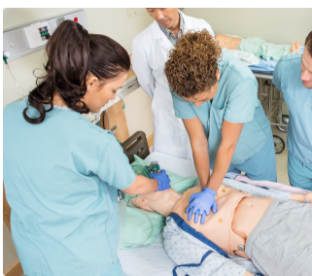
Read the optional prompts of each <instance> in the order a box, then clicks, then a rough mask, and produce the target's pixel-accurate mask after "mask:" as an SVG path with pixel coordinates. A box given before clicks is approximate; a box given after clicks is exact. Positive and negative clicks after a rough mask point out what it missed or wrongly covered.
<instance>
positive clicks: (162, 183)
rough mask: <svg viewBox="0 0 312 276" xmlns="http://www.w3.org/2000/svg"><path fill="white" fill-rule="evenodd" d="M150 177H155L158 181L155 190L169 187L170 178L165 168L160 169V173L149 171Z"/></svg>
mask: <svg viewBox="0 0 312 276" xmlns="http://www.w3.org/2000/svg"><path fill="white" fill-rule="evenodd" d="M151 176H152V179H156V180H157V182H158V189H157V191H156V192H159V191H164V190H167V189H170V188H171V187H170V185H169V183H170V178H169V176H168V175H167V174H166V171H165V170H160V173H158V174H156V173H151Z"/></svg>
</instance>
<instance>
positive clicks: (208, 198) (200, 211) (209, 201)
mask: <svg viewBox="0 0 312 276" xmlns="http://www.w3.org/2000/svg"><path fill="white" fill-rule="evenodd" d="M216 194H217V192H216V191H214V190H211V189H210V188H205V187H204V189H203V190H202V191H201V192H200V193H196V194H193V195H192V196H191V198H190V200H189V202H190V204H189V206H188V207H187V209H186V212H185V213H186V214H187V213H188V216H187V219H188V220H190V219H191V218H192V215H193V214H195V216H194V222H195V223H197V222H198V217H199V215H201V219H200V224H203V223H204V222H205V218H206V216H207V215H209V214H210V208H212V212H214V213H216V212H217V202H216V200H215V196H216Z"/></svg>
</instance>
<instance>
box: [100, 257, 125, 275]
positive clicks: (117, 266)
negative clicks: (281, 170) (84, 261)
mask: <svg viewBox="0 0 312 276" xmlns="http://www.w3.org/2000/svg"><path fill="white" fill-rule="evenodd" d="M102 276H125V274H124V272H123V271H122V268H121V264H120V262H119V259H118V260H117V262H116V263H115V264H114V265H113V267H112V268H111V269H110V270H109V271H108V272H106V273H105V274H103V275H102Z"/></svg>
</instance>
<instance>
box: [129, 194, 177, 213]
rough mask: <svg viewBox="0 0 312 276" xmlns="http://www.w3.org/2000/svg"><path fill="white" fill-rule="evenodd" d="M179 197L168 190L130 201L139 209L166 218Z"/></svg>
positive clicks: (140, 196)
mask: <svg viewBox="0 0 312 276" xmlns="http://www.w3.org/2000/svg"><path fill="white" fill-rule="evenodd" d="M180 197H181V194H179V193H178V192H176V191H175V190H173V189H172V188H170V189H168V190H165V191H161V192H153V193H149V194H144V195H139V196H138V197H136V198H133V199H131V200H130V201H131V202H132V203H133V204H134V205H135V206H136V207H138V208H140V209H143V210H145V211H149V212H157V213H159V214H160V215H162V216H164V217H167V216H168V215H169V214H170V212H171V210H172V208H173V206H174V205H175V203H176V202H177V201H178V199H179V198H180Z"/></svg>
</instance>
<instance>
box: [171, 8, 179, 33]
mask: <svg viewBox="0 0 312 276" xmlns="http://www.w3.org/2000/svg"><path fill="white" fill-rule="evenodd" d="M168 29H169V30H170V32H172V33H173V34H174V35H175V36H177V35H178V33H179V31H180V14H179V13H178V16H177V19H176V20H175V22H173V24H172V26H171V27H170V28H168Z"/></svg>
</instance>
